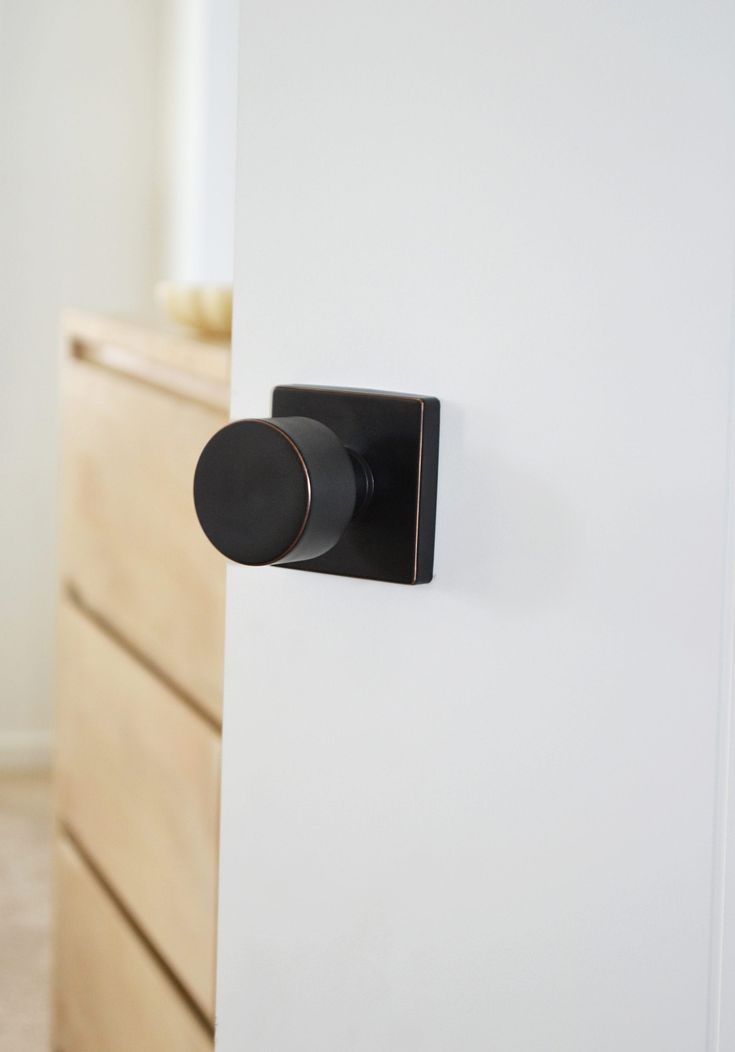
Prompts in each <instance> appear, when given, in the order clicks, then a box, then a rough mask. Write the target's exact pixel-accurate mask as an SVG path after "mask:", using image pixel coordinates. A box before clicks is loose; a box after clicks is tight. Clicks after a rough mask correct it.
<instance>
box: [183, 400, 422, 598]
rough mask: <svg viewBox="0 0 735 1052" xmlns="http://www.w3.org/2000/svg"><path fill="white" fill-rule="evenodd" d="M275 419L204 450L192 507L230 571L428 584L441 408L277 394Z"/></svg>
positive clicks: (241, 427)
mask: <svg viewBox="0 0 735 1052" xmlns="http://www.w3.org/2000/svg"><path fill="white" fill-rule="evenodd" d="M272 412H273V418H272V419H268V420H239V421H235V422H233V423H231V424H228V425H227V426H226V427H224V428H223V429H222V430H221V431H218V432H217V434H216V435H214V436H213V438H212V439H210V441H209V442H208V443H207V445H206V446H205V448H204V450H203V451H202V455H201V457H200V459H199V463H198V465H197V469H196V473H195V477H194V500H195V505H196V510H197V514H198V516H199V520H200V522H201V524H202V528H203V530H204V532H205V533H206V535H207V537H208V538H209V539H210V541H211V542H212V543H213V544H214V545H215V547H216V548H218V549H219V550H220V551H221V552H222V553H223V554H224V555H226V556H227V557H228V558H229V559H232V560H233V561H235V562H240V563H246V564H248V565H251V566H262V565H265V564H277V565H282V566H287V567H289V568H291V569H295V570H312V571H315V572H318V573H329V574H341V575H344V576H349V577H364V578H371V579H373V580H380V581H395V582H399V583H404V584H422V583H425V582H427V581H430V580H431V577H432V571H433V556H434V520H435V515H436V477H437V462H438V448H439V402H438V401H437V400H436V399H435V398H422V397H420V396H416V395H396V394H389V393H386V392H382V391H359V390H351V389H344V388H329V387H295V386H294V387H277V388H276V389H275V391H274V392H273V409H272Z"/></svg>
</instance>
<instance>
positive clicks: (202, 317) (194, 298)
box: [156, 281, 232, 336]
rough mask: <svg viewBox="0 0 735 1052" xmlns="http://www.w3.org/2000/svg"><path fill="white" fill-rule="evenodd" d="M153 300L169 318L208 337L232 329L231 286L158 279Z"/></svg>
mask: <svg viewBox="0 0 735 1052" xmlns="http://www.w3.org/2000/svg"><path fill="white" fill-rule="evenodd" d="M156 301H157V303H158V304H159V306H160V307H161V309H162V310H163V312H164V314H165V315H166V316H167V318H168V319H169V320H170V321H173V322H175V323H176V324H177V325H186V326H188V327H189V328H192V329H197V330H198V331H199V332H204V333H209V334H211V335H212V336H229V335H230V333H231V332H232V286H231V285H187V284H184V283H182V282H177V281H161V282H159V283H158V285H157V286H156Z"/></svg>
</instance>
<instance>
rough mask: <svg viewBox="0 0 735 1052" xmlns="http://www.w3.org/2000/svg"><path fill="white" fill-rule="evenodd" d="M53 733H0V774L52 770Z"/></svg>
mask: <svg viewBox="0 0 735 1052" xmlns="http://www.w3.org/2000/svg"><path fill="white" fill-rule="evenodd" d="M52 757H53V736H52V733H51V731H0V774H4V773H6V772H8V771H17V772H19V773H20V772H22V771H45V770H49V769H50V768H51V761H52Z"/></svg>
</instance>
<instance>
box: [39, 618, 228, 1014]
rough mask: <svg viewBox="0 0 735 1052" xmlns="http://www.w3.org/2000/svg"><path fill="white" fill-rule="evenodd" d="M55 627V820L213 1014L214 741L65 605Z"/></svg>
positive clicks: (202, 724)
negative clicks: (57, 657)
mask: <svg viewBox="0 0 735 1052" xmlns="http://www.w3.org/2000/svg"><path fill="white" fill-rule="evenodd" d="M60 627H61V646H60V663H59V712H58V716H59V719H58V770H57V809H58V813H59V816H60V818H61V819H62V821H63V822H64V823H66V824H67V825H68V826H69V828H70V829H71V831H72V832H73V833H74V836H75V838H76V839H77V840H79V841H80V843H81V844H83V845H84V848H85V851H86V852H87V853H88V854H89V856H90V857H91V858H92V859H93V861H94V863H95V865H96V866H97V867H98V868H99V870H100V872H101V873H102V874H103V876H104V878H105V880H106V881H107V883H109V885H110V886H111V887H112V888H113V889H114V891H115V893H116V894H117V895H118V896H119V898H120V899H121V901H122V902H123V903H124V904H125V906H126V908H127V909H128V910H129V912H130V913H131V915H132V916H134V917H135V920H136V922H137V923H138V924H139V926H140V927H141V929H143V930H144V931H145V932H146V934H147V936H148V937H149V938H150V940H151V942H152V943H153V944H154V945H155V946H156V948H157V950H158V951H159V952H160V954H161V956H162V957H163V958H164V959H165V960H166V961H167V963H168V964H169V965H170V967H171V968H172V970H173V971H174V972H175V973H176V974H177V975H178V976H179V977H180V979H181V981H182V983H183V984H184V986H185V987H186V988H187V989H188V990H189V992H190V993H191V995H192V997H193V998H194V999H195V1000H196V1002H197V1003H198V1004H199V1005H200V1006H201V1008H202V1011H203V1012H204V1013H205V1014H206V1015H208V1016H209V1017H210V1018H211V1017H213V1014H214V973H215V936H216V894H217V884H216V882H217V842H218V810H219V766H220V738H219V735H218V733H217V732H216V731H215V730H214V728H212V727H211V726H210V725H209V724H208V723H207V722H206V720H205V719H204V718H203V717H202V716H200V715H199V714H198V713H197V712H196V711H194V710H193V709H191V708H190V707H189V706H187V705H186V704H185V703H184V702H182V701H181V700H180V699H179V698H178V697H176V695H174V694H172V693H171V692H170V691H169V690H168V688H167V687H165V686H164V685H163V684H162V683H161V682H159V680H157V679H156V678H155V676H153V675H152V674H151V673H150V672H148V671H147V670H146V669H145V668H143V667H142V666H141V665H139V664H138V663H137V662H136V661H135V660H134V659H133V658H131V657H130V656H129V655H128V654H127V652H126V651H125V650H124V649H123V648H122V647H120V646H118V645H117V643H115V642H114V641H112V640H110V639H109V638H108V637H107V635H106V634H105V633H104V632H103V631H102V630H101V629H100V628H98V627H97V626H96V625H95V624H93V623H92V622H91V621H89V620H88V618H87V617H86V616H85V615H84V614H83V613H81V612H80V611H78V610H77V609H76V608H75V607H74V605H73V604H71V603H69V602H65V603H63V604H62V609H61V626H60Z"/></svg>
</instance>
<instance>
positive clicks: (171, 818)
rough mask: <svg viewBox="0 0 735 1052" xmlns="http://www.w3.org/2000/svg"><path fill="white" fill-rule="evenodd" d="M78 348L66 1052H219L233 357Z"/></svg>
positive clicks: (68, 681)
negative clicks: (209, 444)
mask: <svg viewBox="0 0 735 1052" xmlns="http://www.w3.org/2000/svg"><path fill="white" fill-rule="evenodd" d="M63 340H64V363H63V387H62V398H63V418H64V424H63V449H64V454H63V473H62V478H63V481H62V580H61V602H60V654H59V700H58V718H57V742H58V745H57V780H56V788H57V792H56V815H57V834H58V835H57V862H56V936H55V969H54V972H55V983H54V1048H55V1050H57V1052H134V1050H135V1052H137V1050H140V1052H200V1050H201V1052H204V1050H207V1049H211V1048H212V1046H213V1020H214V987H215V935H216V890H217V841H218V810H219V763H220V722H221V701H222V673H223V639H224V627H223V626H224V566H223V560H222V559H221V557H220V556H219V555H218V554H217V553H216V552H215V551H214V549H212V548H210V546H209V545H208V543H207V541H206V540H205V538H204V535H203V534H202V532H201V530H200V528H199V525H198V523H197V521H196V517H195V514H194V508H193V503H192V495H191V491H192V478H193V473H194V467H195V464H196V460H197V457H198V455H199V452H200V451H201V449H202V447H203V446H204V444H205V442H206V441H207V439H208V438H209V437H210V436H211V435H212V434H213V432H214V431H216V430H217V429H218V428H219V427H221V426H222V425H223V424H224V423H225V422H226V419H227V407H228V375H229V352H228V348H227V347H226V346H224V345H223V344H218V343H207V342H203V341H198V340H196V339H193V338H189V337H187V336H185V335H181V334H173V333H171V332H169V331H166V330H163V329H157V328H155V327H150V326H144V325H136V324H130V323H127V322H121V321H117V320H113V319H109V318H104V317H95V316H89V315H81V314H73V315H68V316H67V318H66V319H65V324H64V331H63Z"/></svg>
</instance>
